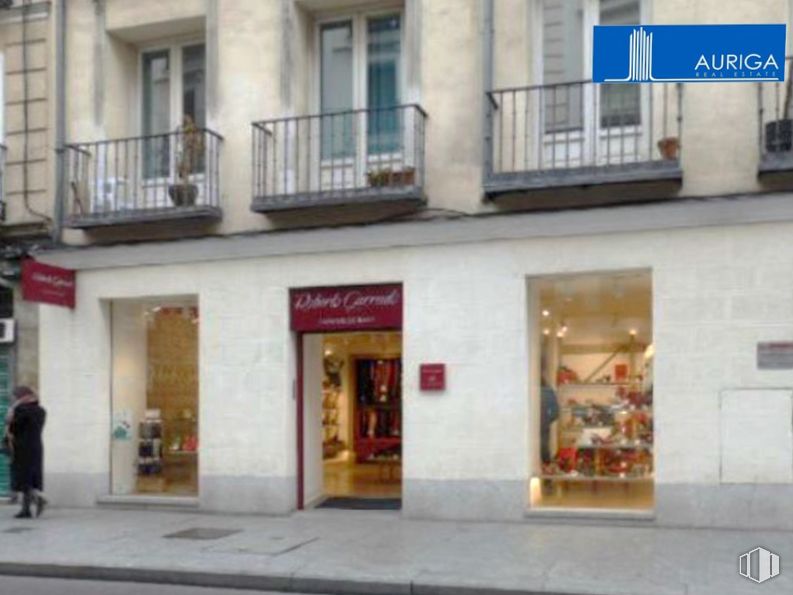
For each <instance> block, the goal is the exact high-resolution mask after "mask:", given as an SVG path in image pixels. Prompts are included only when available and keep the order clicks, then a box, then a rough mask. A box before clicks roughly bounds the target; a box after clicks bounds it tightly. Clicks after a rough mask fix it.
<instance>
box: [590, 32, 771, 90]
mask: <svg viewBox="0 0 793 595" xmlns="http://www.w3.org/2000/svg"><path fill="white" fill-rule="evenodd" d="M785 33H786V26H785V25H628V26H624V25H619V26H596V27H595V35H594V50H593V58H594V59H593V63H592V80H594V81H595V82H596V83H620V82H621V83H655V82H701V83H708V82H710V83H725V82H757V81H783V80H785Z"/></svg>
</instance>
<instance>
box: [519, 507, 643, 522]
mask: <svg viewBox="0 0 793 595" xmlns="http://www.w3.org/2000/svg"><path fill="white" fill-rule="evenodd" d="M523 516H524V518H525V519H526V520H533V521H534V520H536V521H546V520H547V521H554V522H564V521H570V522H578V521H626V522H631V523H633V522H641V523H653V522H655V520H656V517H655V510H653V509H638V510H637V509H630V508H563V507H546V508H529V509H528V510H526V512H525V513H524V515H523Z"/></svg>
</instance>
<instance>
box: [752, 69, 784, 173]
mask: <svg viewBox="0 0 793 595" xmlns="http://www.w3.org/2000/svg"><path fill="white" fill-rule="evenodd" d="M785 70H786V71H787V72H786V76H785V81H784V82H780V83H768V82H766V83H757V102H758V106H759V112H758V132H757V138H758V141H759V143H760V147H759V149H760V166H759V170H760V173H772V172H784V171H793V116H792V115H791V111H793V109H791V107H792V106H791V103H793V86H792V85H793V80H792V79H791V78H790V77H791V76H793V56H788V57H787V58H786V59H785Z"/></svg>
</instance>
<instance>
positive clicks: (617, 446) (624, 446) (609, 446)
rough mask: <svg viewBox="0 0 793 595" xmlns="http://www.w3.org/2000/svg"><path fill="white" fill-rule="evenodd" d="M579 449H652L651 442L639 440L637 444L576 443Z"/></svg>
mask: <svg viewBox="0 0 793 595" xmlns="http://www.w3.org/2000/svg"><path fill="white" fill-rule="evenodd" d="M576 448H578V449H579V450H596V449H600V450H652V448H653V444H652V442H641V443H639V444H578V445H576Z"/></svg>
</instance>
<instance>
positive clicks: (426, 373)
mask: <svg viewBox="0 0 793 595" xmlns="http://www.w3.org/2000/svg"><path fill="white" fill-rule="evenodd" d="M419 385H420V387H421V390H427V391H430V390H431V391H438V390H445V389H446V364H421V365H420V366H419Z"/></svg>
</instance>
